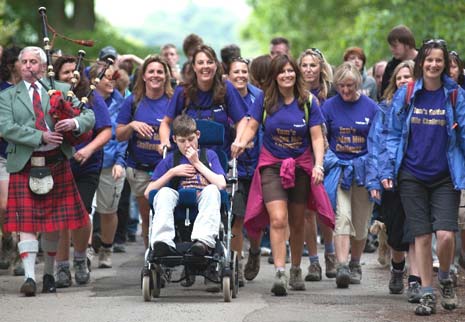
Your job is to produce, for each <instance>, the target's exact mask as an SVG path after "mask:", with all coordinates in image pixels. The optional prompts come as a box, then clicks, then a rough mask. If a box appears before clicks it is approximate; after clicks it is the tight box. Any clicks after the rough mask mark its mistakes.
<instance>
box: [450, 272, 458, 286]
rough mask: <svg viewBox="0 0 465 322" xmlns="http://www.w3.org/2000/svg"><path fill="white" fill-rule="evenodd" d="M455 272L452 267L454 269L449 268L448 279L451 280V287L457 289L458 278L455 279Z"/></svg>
mask: <svg viewBox="0 0 465 322" xmlns="http://www.w3.org/2000/svg"><path fill="white" fill-rule="evenodd" d="M456 272H457V269H456V268H455V267H454V269H452V267H451V269H450V271H449V277H450V279H451V280H452V286H453V287H457V280H458V278H457V273H456Z"/></svg>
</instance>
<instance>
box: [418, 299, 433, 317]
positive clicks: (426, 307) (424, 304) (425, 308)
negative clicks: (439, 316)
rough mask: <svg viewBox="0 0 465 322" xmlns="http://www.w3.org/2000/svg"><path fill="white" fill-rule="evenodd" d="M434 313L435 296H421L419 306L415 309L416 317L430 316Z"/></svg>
mask: <svg viewBox="0 0 465 322" xmlns="http://www.w3.org/2000/svg"><path fill="white" fill-rule="evenodd" d="M435 313H436V296H434V294H432V293H426V294H423V296H422V297H421V299H420V305H418V306H417V307H416V308H415V314H416V315H423V316H424V315H431V314H435Z"/></svg>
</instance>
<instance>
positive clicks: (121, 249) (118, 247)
mask: <svg viewBox="0 0 465 322" xmlns="http://www.w3.org/2000/svg"><path fill="white" fill-rule="evenodd" d="M113 253H126V246H124V244H123V243H115V244H114V245H113Z"/></svg>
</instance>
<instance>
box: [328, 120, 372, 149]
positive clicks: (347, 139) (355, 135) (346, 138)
mask: <svg viewBox="0 0 465 322" xmlns="http://www.w3.org/2000/svg"><path fill="white" fill-rule="evenodd" d="M355 124H357V125H369V124H370V119H369V118H365V120H364V121H356V122H355ZM359 134H360V133H359V131H358V130H357V129H356V128H355V127H342V126H340V127H339V136H338V137H337V138H336V140H337V143H336V152H345V153H360V152H362V151H363V150H364V149H365V148H366V138H365V137H364V136H362V135H359Z"/></svg>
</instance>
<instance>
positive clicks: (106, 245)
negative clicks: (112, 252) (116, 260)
mask: <svg viewBox="0 0 465 322" xmlns="http://www.w3.org/2000/svg"><path fill="white" fill-rule="evenodd" d="M112 246H113V243H110V244H106V243H104V242H102V247H103V248H111V247H112Z"/></svg>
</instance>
